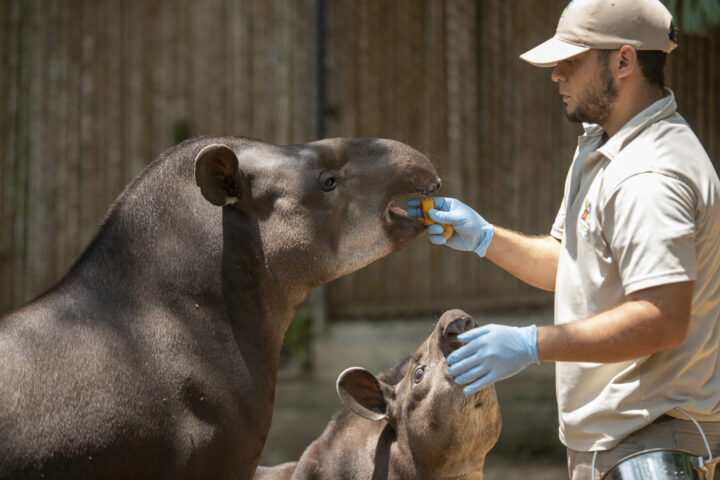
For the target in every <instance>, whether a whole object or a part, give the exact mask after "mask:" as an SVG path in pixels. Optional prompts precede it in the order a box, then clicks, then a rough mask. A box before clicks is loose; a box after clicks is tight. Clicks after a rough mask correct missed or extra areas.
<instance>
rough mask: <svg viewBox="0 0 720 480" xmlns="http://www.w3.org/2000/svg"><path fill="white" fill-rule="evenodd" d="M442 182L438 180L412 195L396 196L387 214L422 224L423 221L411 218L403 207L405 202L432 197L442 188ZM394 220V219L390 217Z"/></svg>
mask: <svg viewBox="0 0 720 480" xmlns="http://www.w3.org/2000/svg"><path fill="white" fill-rule="evenodd" d="M440 184H441V182H440V180H439V179H438V180H437V181H436V182H434V183H432V184H430V185H427V186H424V187H421V188H417V189H416V190H415V191H413V192H410V193H400V194H398V195H395V196H394V197H393V198H392V199H391V200H390V202H389V203H388V206H387V208H386V210H385V211H386V212H387V213H388V214H394V215H396V216H398V217H402V218H407V219H410V220H413V221H415V222H418V223H422V219H418V218H411V217H410V216H409V215H408V214H407V211H406V210H405V208H403V206H404V205H405V201H406V200H408V199H410V198H421V197H427V196H430V195H432V194H433V193H434V192H436V191H437V190H438V189H439V188H440ZM390 218H392V217H390Z"/></svg>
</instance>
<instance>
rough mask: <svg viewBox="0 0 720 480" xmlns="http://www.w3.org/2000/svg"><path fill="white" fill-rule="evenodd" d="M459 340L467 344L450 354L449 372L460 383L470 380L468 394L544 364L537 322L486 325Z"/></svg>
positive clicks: (461, 335) (459, 337) (469, 332)
mask: <svg viewBox="0 0 720 480" xmlns="http://www.w3.org/2000/svg"><path fill="white" fill-rule="evenodd" d="M458 340H460V341H461V342H464V343H466V345H463V346H462V347H460V348H458V349H457V350H455V351H454V352H452V353H451V354H450V355H448V357H447V363H448V365H450V368H449V369H448V373H450V375H451V376H453V377H455V383H457V384H460V385H465V384H468V383H470V385H468V386H467V387H465V389H464V390H463V392H465V394H468V395H469V394H471V393H473V392H477V391H478V390H482V389H483V388H485V387H487V386H489V385H492V384H493V383H495V382H497V381H499V380H503V379H505V378H508V377H511V376H513V375H515V374H516V373H518V372H520V371H521V370H523V369H524V368H525V367H527V366H528V365H530V364H532V363H535V364H538V365H539V364H540V360H538V352H537V327H536V326H535V325H530V326H529V327H509V326H507V325H493V324H489V325H483V326H482V327H478V328H474V329H472V330H469V331H467V332H465V333H462V334H460V335H458Z"/></svg>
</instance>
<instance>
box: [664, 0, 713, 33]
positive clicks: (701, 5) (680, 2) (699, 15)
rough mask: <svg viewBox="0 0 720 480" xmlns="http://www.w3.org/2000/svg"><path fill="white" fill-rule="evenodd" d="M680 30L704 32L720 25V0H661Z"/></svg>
mask: <svg viewBox="0 0 720 480" xmlns="http://www.w3.org/2000/svg"><path fill="white" fill-rule="evenodd" d="M663 3H664V4H665V5H666V6H667V7H668V10H670V12H672V14H673V18H674V19H675V23H676V24H677V26H678V27H679V28H680V31H681V32H684V33H689V34H706V33H707V32H708V30H710V29H711V28H714V27H717V26H719V25H720V0H663Z"/></svg>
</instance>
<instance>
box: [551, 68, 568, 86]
mask: <svg viewBox="0 0 720 480" xmlns="http://www.w3.org/2000/svg"><path fill="white" fill-rule="evenodd" d="M550 79H551V80H552V81H553V82H556V83H560V82H564V81H565V80H567V78H566V76H565V72H563V70H562V67H560V64H557V65H555V66H554V67H553V70H552V73H550Z"/></svg>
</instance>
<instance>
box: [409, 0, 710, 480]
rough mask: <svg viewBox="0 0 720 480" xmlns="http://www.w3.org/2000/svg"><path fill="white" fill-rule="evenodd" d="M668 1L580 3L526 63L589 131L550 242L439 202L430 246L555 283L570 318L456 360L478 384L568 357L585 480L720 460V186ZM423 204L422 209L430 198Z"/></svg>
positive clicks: (478, 343)
mask: <svg viewBox="0 0 720 480" xmlns="http://www.w3.org/2000/svg"><path fill="white" fill-rule="evenodd" d="M671 22H672V18H671V15H670V13H669V12H668V11H667V9H666V8H665V7H664V6H663V5H662V4H661V3H660V1H659V0H613V1H610V0H575V1H574V2H570V4H569V5H568V7H567V8H566V9H565V11H564V12H563V15H562V16H561V18H560V22H559V24H558V27H557V31H556V34H555V36H554V37H553V38H551V39H550V40H548V41H546V42H545V43H543V44H541V45H539V46H537V47H536V48H534V49H532V50H530V51H528V52H526V53H525V54H523V55H522V56H521V58H522V59H523V60H525V61H527V62H529V63H531V64H534V65H537V66H543V67H548V66H552V67H553V70H552V74H551V78H552V80H553V81H554V82H556V83H557V84H558V87H559V93H560V95H561V97H562V102H563V103H564V104H565V111H566V114H567V117H568V118H569V119H570V120H571V121H574V122H582V123H583V126H584V129H585V132H584V135H582V136H581V137H580V138H579V143H578V147H577V150H576V152H575V157H574V159H573V163H572V165H571V167H570V171H569V173H568V176H567V181H566V185H565V192H564V199H563V202H562V205H561V207H560V210H559V212H558V214H557V217H556V220H555V223H554V225H553V227H552V231H551V233H550V235H547V236H539V237H533V236H526V235H522V234H520V233H516V232H513V231H511V230H508V229H505V228H501V227H498V226H493V225H491V224H490V223H488V222H487V221H485V220H484V219H483V218H482V217H481V216H480V215H479V214H477V213H476V212H475V211H474V210H473V209H471V208H470V207H468V206H466V205H464V204H463V203H462V202H460V201H458V200H456V199H451V198H435V199H434V204H435V209H432V210H430V212H429V215H430V217H431V218H432V219H433V220H435V221H436V222H438V223H445V224H451V225H453V226H454V228H455V234H454V235H453V236H452V237H451V238H450V239H449V240H447V241H445V239H444V238H443V237H442V236H441V235H438V234H439V233H440V230H441V226H440V225H432V226H430V227H428V231H429V233H430V239H431V241H432V242H433V243H436V244H445V243H446V244H447V245H448V246H450V247H452V248H455V249H459V250H467V251H474V252H475V253H477V254H478V255H479V256H481V257H485V258H488V259H489V260H490V261H492V262H494V263H496V264H497V265H499V266H500V267H502V268H504V269H505V270H507V271H508V272H510V273H512V274H513V275H515V276H516V277H518V278H520V279H521V280H523V281H525V282H527V283H529V284H531V285H534V286H537V287H539V288H543V289H546V290H550V291H555V322H554V323H555V325H552V326H541V327H536V326H534V325H532V326H528V327H523V328H514V327H508V326H502V325H486V326H483V327H480V328H477V329H475V330H473V331H470V332H467V333H466V334H463V336H462V337H460V339H461V340H462V341H464V342H466V343H467V345H465V346H464V347H462V348H461V349H459V350H457V351H456V352H454V353H453V354H452V355H450V356H449V357H448V363H449V364H450V374H451V375H453V376H454V377H455V380H456V382H457V383H460V384H467V385H468V386H467V387H466V388H465V390H466V393H471V392H473V391H476V390H479V389H481V388H483V387H485V386H487V385H489V384H491V383H493V382H496V381H498V380H501V379H503V378H507V377H509V376H511V375H514V374H516V373H517V372H519V371H520V370H522V369H523V368H525V367H526V366H528V365H529V364H532V363H539V362H540V361H553V362H557V363H556V381H557V395H558V409H559V420H560V428H559V432H560V433H559V434H560V440H561V441H562V442H563V443H564V444H565V445H566V446H567V448H568V468H569V473H570V477H571V478H572V479H573V480H580V479H590V478H597V479H599V478H600V476H601V475H602V474H603V473H605V472H606V471H607V470H608V469H609V468H610V467H611V466H612V465H613V464H614V463H615V462H617V461H618V460H619V459H621V458H622V457H625V456H627V455H628V454H631V453H634V452H636V451H642V450H645V449H649V448H661V447H662V448H682V449H686V450H690V451H691V452H692V453H694V454H696V455H702V456H703V457H704V458H706V459H707V457H708V455H709V454H708V452H707V449H706V448H705V446H704V443H703V440H702V437H701V435H700V433H699V432H698V430H697V429H696V428H695V426H694V424H693V423H692V422H691V421H689V420H688V418H687V417H686V416H685V415H684V414H683V413H682V412H681V411H679V410H676V409H675V408H676V407H679V408H680V409H682V411H684V412H687V413H688V414H690V415H691V416H692V417H693V418H694V419H696V420H698V421H699V422H700V426H702V428H703V429H704V431H705V433H706V434H707V435H708V437H709V438H710V447H711V449H712V452H713V454H720V371H718V370H717V369H716V366H717V363H718V360H719V357H720V321H719V318H720V273H719V271H720V182H719V181H718V177H717V174H716V172H715V170H714V168H713V166H712V164H711V162H710V160H709V158H708V156H707V154H706V153H705V151H704V150H703V148H702V146H701V145H700V143H699V141H698V140H697V138H696V136H695V135H694V134H693V132H692V131H691V129H690V127H689V126H688V125H687V123H686V122H685V120H684V119H683V118H682V117H681V116H680V115H679V114H678V113H677V112H676V104H675V100H674V96H673V93H672V92H671V91H670V90H668V89H665V88H664V87H663V73H662V70H663V67H664V61H665V56H666V54H667V53H668V52H670V51H671V50H673V49H674V48H675V47H676V43H675V31H674V29H673V27H672V23H671ZM409 206H410V207H411V208H409V210H408V212H409V214H410V215H412V216H415V217H419V216H420V213H421V212H420V211H419V209H418V208H417V207H418V206H419V205H418V203H417V202H414V201H409Z"/></svg>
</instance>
